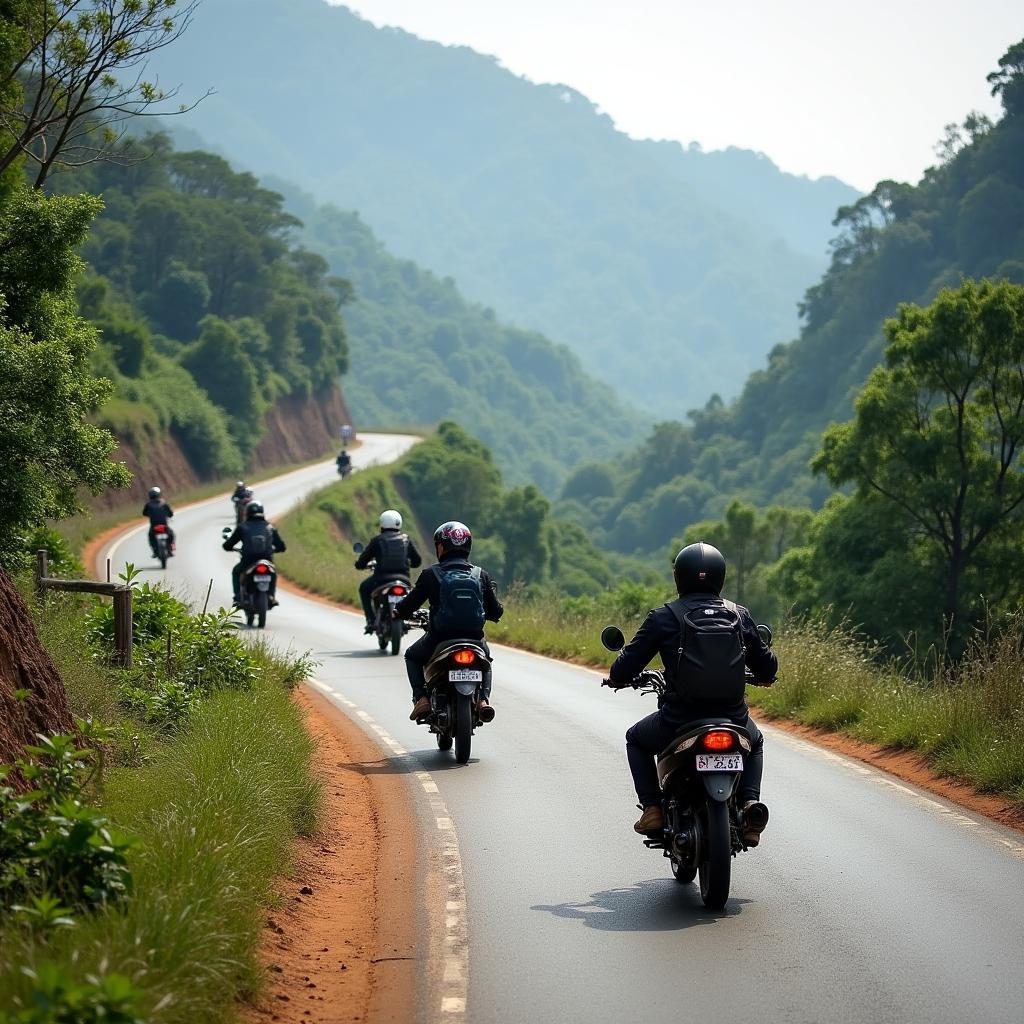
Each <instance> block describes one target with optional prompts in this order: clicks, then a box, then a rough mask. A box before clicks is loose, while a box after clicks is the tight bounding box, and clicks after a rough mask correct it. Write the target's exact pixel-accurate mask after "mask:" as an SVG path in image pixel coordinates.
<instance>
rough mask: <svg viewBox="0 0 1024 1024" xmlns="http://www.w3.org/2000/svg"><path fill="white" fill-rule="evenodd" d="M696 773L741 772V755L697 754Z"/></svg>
mask: <svg viewBox="0 0 1024 1024" xmlns="http://www.w3.org/2000/svg"><path fill="white" fill-rule="evenodd" d="M697 771H699V772H741V771H743V755H742V754H698V755H697Z"/></svg>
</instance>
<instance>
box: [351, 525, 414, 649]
mask: <svg viewBox="0 0 1024 1024" xmlns="http://www.w3.org/2000/svg"><path fill="white" fill-rule="evenodd" d="M352 550H353V551H354V552H355V553H356V554H357V555H358V554H360V553H361V552H362V550H363V545H362V544H360V543H359V542H358V541H357V542H356V543H355V544H353V545H352ZM375 567H376V563H375V562H370V563H368V564H367V568H368V569H369V570H370V572H373V570H374V568H375ZM410 590H412V583H411V582H410V581H409V578H408V577H407V576H402V575H400V574H399V573H395V574H394V575H393V576H389V577H388V578H387V579H385V580H382V581H381V583H380V585H379V586H377V587H374V588H373V590H372V591H371V593H370V606H371V607H372V608H373V633H374V636H376V638H377V645H378V647H380V649H381V651H382V652H383V651H386V650H387V649H388V644H390V645H391V653H392V654H394V655H397V654H398V653H399V652H400V651H401V650H402V637H403V636H404V635H405V634H406V633H408V632H409V623H407V622H404V621H403V620H402V619H400V618H399V617H398V616H397V615H395V606H396V605H397V604H398V602H399V601H401V600H402V598H404V597H405V595H406V594H408V593H409V591H410Z"/></svg>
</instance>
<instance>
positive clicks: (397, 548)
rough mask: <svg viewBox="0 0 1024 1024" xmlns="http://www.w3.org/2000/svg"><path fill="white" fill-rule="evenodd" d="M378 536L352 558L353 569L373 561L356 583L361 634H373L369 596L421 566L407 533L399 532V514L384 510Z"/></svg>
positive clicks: (360, 567)
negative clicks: (362, 624) (363, 622)
mask: <svg viewBox="0 0 1024 1024" xmlns="http://www.w3.org/2000/svg"><path fill="white" fill-rule="evenodd" d="M377 523H378V525H379V526H380V533H378V534H377V536H376V537H373V538H372V539H371V540H370V542H369V543H368V544H367V545H366V547H365V548H363V550H362V553H361V554H360V555H359V557H358V558H357V559H356V563H355V564H356V568H357V569H365V568H366V567H367V566H368V565H369V564H370V562H376V563H377V564H376V565H375V566H374V569H373V572H372V573H370V575H369V576H367V577H366V579H365V580H363V582H362V583H360V584H359V600H360V601H362V602H363V614H364V615H365V616H366V629H365V630H364V632H366V633H372V632H373V606H372V605H371V603H370V595H371V594H372V593H373V591H374V590H375V589H376V588H377V587H379V586H380V585H381V584H382V583H386V582H387V581H388V580H393V579H395V577H396V576H400V577H401V578H402V579H406V580H407V579H409V570H410V569H416V568H418V567H419V566H421V565H422V564H423V559H422V557H421V556H420V553H419V552H418V551H417V550H416V545H415V544H414V543H413V542H412V540H411V539H410V538H409V536H408V535H407V534H404V533H402V514H401V513H400V512H397V511H396V510H395V509H393V508H388V509H385V510H384V511H383V512H381V514H380V518H379V519H378V520H377Z"/></svg>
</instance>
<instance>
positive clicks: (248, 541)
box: [222, 501, 285, 608]
mask: <svg viewBox="0 0 1024 1024" xmlns="http://www.w3.org/2000/svg"><path fill="white" fill-rule="evenodd" d="M239 541H241V542H242V557H241V558H240V559H239V560H238V562H237V563H236V564H235V566H234V568H233V569H232V570H231V589H232V590H233V591H234V595H235V604H236V605H238V606H239V607H241V604H242V601H241V594H240V592H239V584H240V582H241V579H242V573H243V572H244V571H245V570H246V569H248V568H249V566H250V565H255V564H256V563H257V562H259V561H260V560H261V559H264V558H265V559H266V560H267V561H268V562H272V561H273V560H274V552H275V551H284V550H285V543H284V541H283V540H282V539H281V535H280V534H279V533H278V532H277V528H276V527H275V526H274V525H273V524H272V523H268V522H267V520H266V516H265V515H264V512H263V503H262V502H260V501H250V502H249V504H248V505H246V507H245V522H244V523H239V525H238V526H236V527H235V532H234V533H233V534H231V536H230V537H228V539H227V540H226V541H224V543H223V545H222V547H223V548H224V550H225V551H231V550H232V549H233V548H234V546H235V545H236V544H237V543H238V542H239ZM276 592H277V574H276V573H275V574H274V575H273V576H272V577H271V580H270V607H271V608H273V607H274V606H275V605H276V604H277V598H276V597H275V594H276Z"/></svg>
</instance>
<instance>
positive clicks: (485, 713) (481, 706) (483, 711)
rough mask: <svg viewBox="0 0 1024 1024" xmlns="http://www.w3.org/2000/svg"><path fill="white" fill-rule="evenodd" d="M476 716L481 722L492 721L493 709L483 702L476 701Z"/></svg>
mask: <svg viewBox="0 0 1024 1024" xmlns="http://www.w3.org/2000/svg"><path fill="white" fill-rule="evenodd" d="M476 714H477V717H478V718H479V719H480V721H481V722H493V721H494V708H492V707H491V705H490V704H488V703H487V701H485V700H478V701H477V702H476Z"/></svg>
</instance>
